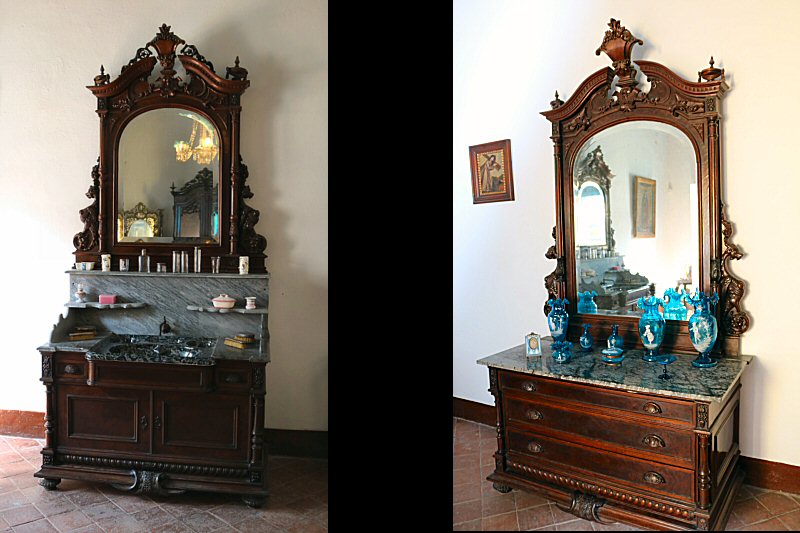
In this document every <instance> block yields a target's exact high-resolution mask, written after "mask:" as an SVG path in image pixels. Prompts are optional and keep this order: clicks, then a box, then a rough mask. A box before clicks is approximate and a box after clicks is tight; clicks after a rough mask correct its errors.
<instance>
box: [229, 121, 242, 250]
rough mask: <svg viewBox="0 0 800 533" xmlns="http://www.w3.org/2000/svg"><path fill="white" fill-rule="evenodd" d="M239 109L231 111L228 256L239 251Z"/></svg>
mask: <svg viewBox="0 0 800 533" xmlns="http://www.w3.org/2000/svg"><path fill="white" fill-rule="evenodd" d="M240 109H241V108H240V107H239V108H235V109H232V110H231V154H230V155H231V217H230V237H231V243H230V252H229V253H230V254H231V255H235V254H237V253H238V251H239V244H238V242H239V189H240V188H241V185H240V183H239V181H240V179H239V173H240V170H239V111H240Z"/></svg>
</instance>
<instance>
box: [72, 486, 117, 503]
mask: <svg viewBox="0 0 800 533" xmlns="http://www.w3.org/2000/svg"><path fill="white" fill-rule="evenodd" d="M64 496H66V497H67V499H68V500H69V501H71V502H72V503H74V504H75V505H77V506H78V507H85V506H89V505H94V504H96V503H103V502H107V501H108V498H106V497H105V496H104V495H103V494H102V493H101V492H99V491H98V490H96V489H94V488H86V489H78V490H70V491H64Z"/></svg>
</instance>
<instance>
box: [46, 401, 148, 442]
mask: <svg viewBox="0 0 800 533" xmlns="http://www.w3.org/2000/svg"><path fill="white" fill-rule="evenodd" d="M56 405H57V406H58V407H57V412H58V424H57V425H58V431H57V438H58V447H59V448H64V447H67V448H70V449H76V451H77V450H78V449H85V450H87V451H88V450H102V451H119V452H147V451H149V448H150V431H151V429H152V424H151V422H152V421H151V420H150V393H149V392H148V391H141V390H128V389H105V388H103V387H89V386H86V385H59V386H58V387H57V393H56Z"/></svg>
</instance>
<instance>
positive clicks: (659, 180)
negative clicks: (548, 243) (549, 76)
mask: <svg viewBox="0 0 800 533" xmlns="http://www.w3.org/2000/svg"><path fill="white" fill-rule="evenodd" d="M697 175H698V160H697V156H696V154H695V150H694V147H693V145H692V143H691V141H690V140H689V138H688V137H687V136H686V135H685V134H684V133H683V132H681V131H680V130H679V129H677V128H675V127H674V126H669V125H667V124H663V123H660V122H653V121H641V120H638V121H629V122H623V123H621V124H616V125H614V126H611V127H609V128H606V129H604V130H602V131H600V132H598V133H597V134H595V135H593V136H592V137H590V138H589V139H588V140H587V141H586V142H585V143H584V144H583V146H581V148H580V150H578V152H577V155H576V158H575V161H574V163H573V207H574V208H573V217H574V219H573V228H574V231H575V241H574V242H575V266H576V280H577V281H578V284H577V289H578V292H580V293H583V292H584V291H595V292H596V293H597V296H595V303H596V304H597V308H598V314H614V315H639V314H641V313H642V310H640V309H638V308H637V306H636V302H637V300H638V299H639V297H641V296H646V295H647V294H648V286H649V285H651V284H654V285H655V294H656V295H657V296H659V297H661V298H663V297H664V294H665V292H666V291H667V290H668V289H676V288H678V289H679V290H680V291H682V290H684V289H685V288H691V287H693V286H695V285H697V284H698V281H699V280H698V278H697V275H698V272H699V270H698V269H699V256H700V249H699V231H700V230H699V228H698V213H699V203H698V198H697ZM690 314H691V311H689V315H687V316H690Z"/></svg>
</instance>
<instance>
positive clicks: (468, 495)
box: [229, 483, 500, 523]
mask: <svg viewBox="0 0 800 533" xmlns="http://www.w3.org/2000/svg"><path fill="white" fill-rule="evenodd" d="M497 494H500V493H499V492H498V493H497ZM480 499H481V487H480V485H478V484H477V483H462V484H461V485H453V503H454V504H455V503H462V502H468V501H471V500H480ZM229 523H230V522H229Z"/></svg>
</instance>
